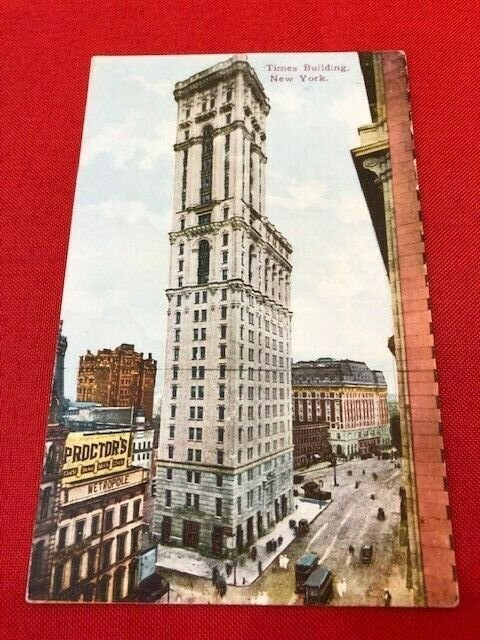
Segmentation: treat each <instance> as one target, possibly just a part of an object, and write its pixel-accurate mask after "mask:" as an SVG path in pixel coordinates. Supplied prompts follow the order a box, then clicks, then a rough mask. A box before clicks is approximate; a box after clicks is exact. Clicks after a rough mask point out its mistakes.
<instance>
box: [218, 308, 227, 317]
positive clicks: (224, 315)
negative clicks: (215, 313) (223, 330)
mask: <svg viewBox="0 0 480 640" xmlns="http://www.w3.org/2000/svg"><path fill="white" fill-rule="evenodd" d="M220 317H221V319H222V320H226V319H227V307H226V306H222V307H220Z"/></svg>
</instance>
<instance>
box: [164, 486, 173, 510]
mask: <svg viewBox="0 0 480 640" xmlns="http://www.w3.org/2000/svg"><path fill="white" fill-rule="evenodd" d="M165 506H166V507H171V506H172V490H171V489H165Z"/></svg>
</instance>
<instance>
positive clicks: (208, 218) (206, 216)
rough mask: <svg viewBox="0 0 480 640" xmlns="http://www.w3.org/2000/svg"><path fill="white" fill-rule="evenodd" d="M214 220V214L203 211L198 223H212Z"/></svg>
mask: <svg viewBox="0 0 480 640" xmlns="http://www.w3.org/2000/svg"><path fill="white" fill-rule="evenodd" d="M211 221H212V216H211V214H210V213H202V214H201V215H199V216H198V224H199V225H200V226H201V225H204V224H210V222H211Z"/></svg>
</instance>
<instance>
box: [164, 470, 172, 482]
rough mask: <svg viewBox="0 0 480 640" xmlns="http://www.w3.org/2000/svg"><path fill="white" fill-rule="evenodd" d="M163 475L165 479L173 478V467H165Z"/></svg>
mask: <svg viewBox="0 0 480 640" xmlns="http://www.w3.org/2000/svg"><path fill="white" fill-rule="evenodd" d="M165 477H166V478H167V480H173V469H167V470H166V471H165Z"/></svg>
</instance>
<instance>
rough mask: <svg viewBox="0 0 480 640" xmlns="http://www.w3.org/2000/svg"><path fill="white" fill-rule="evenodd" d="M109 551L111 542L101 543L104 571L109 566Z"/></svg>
mask: <svg viewBox="0 0 480 640" xmlns="http://www.w3.org/2000/svg"><path fill="white" fill-rule="evenodd" d="M111 551H112V540H106V542H104V543H103V549H102V570H105V569H107V568H108V567H109V566H110V555H111Z"/></svg>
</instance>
